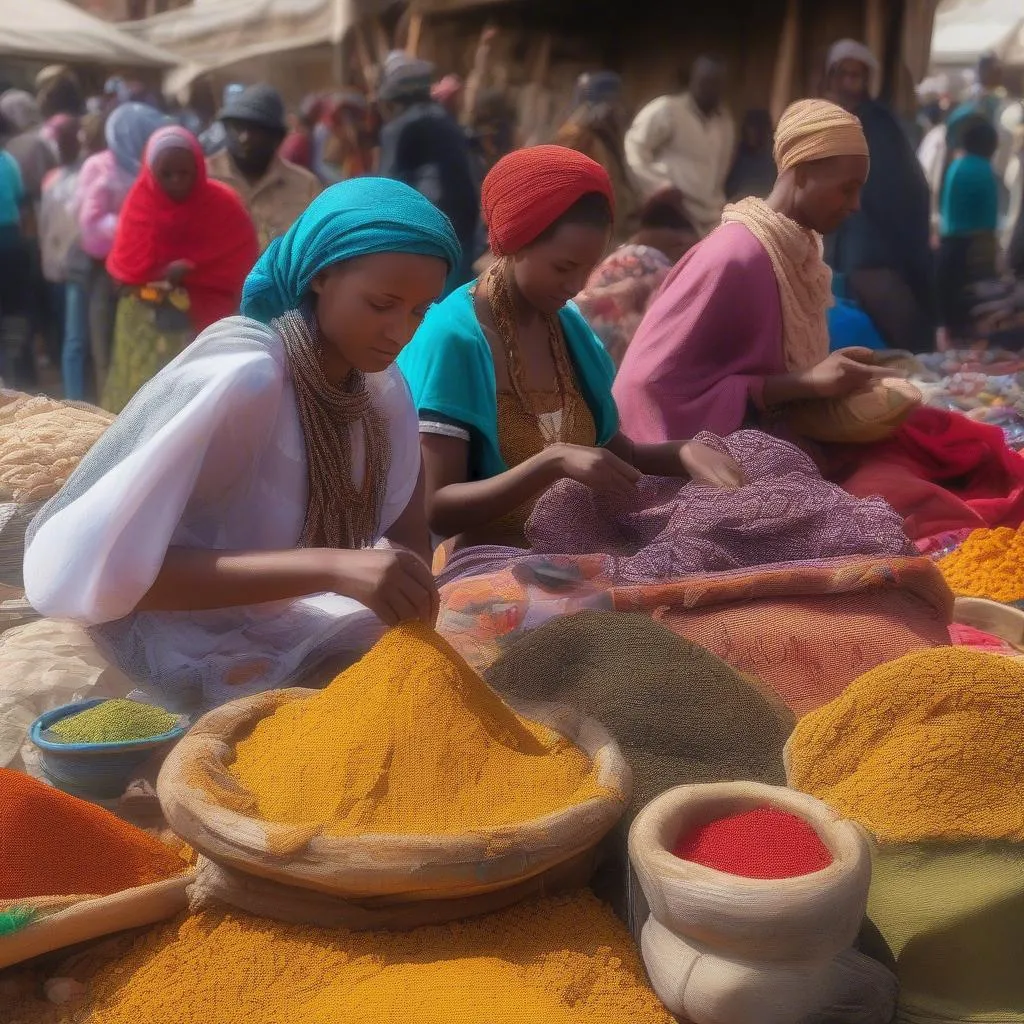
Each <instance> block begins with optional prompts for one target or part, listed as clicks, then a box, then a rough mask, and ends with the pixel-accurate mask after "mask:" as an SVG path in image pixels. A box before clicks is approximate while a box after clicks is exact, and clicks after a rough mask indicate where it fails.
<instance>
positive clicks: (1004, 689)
mask: <svg viewBox="0 0 1024 1024" xmlns="http://www.w3.org/2000/svg"><path fill="white" fill-rule="evenodd" d="M1022 716H1024V665H1022V663H1021V662H1019V661H1016V660H1013V659H1010V658H1003V657H999V656H997V655H993V654H982V653H979V652H977V651H972V650H968V649H966V648H960V647H937V648H934V649H932V650H927V651H919V652H917V653H914V654H909V655H907V656H906V657H904V658H900V659H899V661H894V662H890V663H889V664H887V665H882V666H880V667H878V668H876V669H873V670H872V671H871V672H868V673H867V674H865V675H863V676H861V677H860V678H859V679H858V680H856V681H855V682H854V683H852V684H851V685H850V686H849V687H848V688H847V689H846V691H845V692H844V693H843V694H842V696H840V697H838V698H837V699H836V700H834V701H833V702H832V703H831V704H828V705H826V706H825V707H823V708H821V709H820V710H818V711H814V712H812V713H811V714H809V715H807V716H806V717H805V718H803V719H802V720H801V721H800V722H798V723H797V727H796V730H795V731H794V733H793V735H792V736H791V738H790V740H789V744H788V746H787V748H786V749H787V760H788V764H787V769H788V774H789V783H790V785H791V786H793V787H794V788H795V789H800V790H803V791H804V792H805V793H810V794H811V795H812V796H816V797H818V799H820V800H823V801H825V803H827V804H829V805H830V806H832V807H833V808H835V809H836V810H837V811H838V812H839V813H840V814H841V815H844V816H845V817H849V818H852V819H854V820H855V821H858V822H860V823H861V824H862V825H864V826H865V827H866V828H867V829H868V830H869V831H870V832H872V833H873V834H874V835H875V836H876V837H877V838H878V839H879V840H880V841H882V842H887V843H910V842H919V841H922V840H933V839H934V840H968V839H1007V840H1012V841H1014V842H1024V810H1022V808H1024V743H1021V739H1020V722H1021V718H1022Z"/></svg>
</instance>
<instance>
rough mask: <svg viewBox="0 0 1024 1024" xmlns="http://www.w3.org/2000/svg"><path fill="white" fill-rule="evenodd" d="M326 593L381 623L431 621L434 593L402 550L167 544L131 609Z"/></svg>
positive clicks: (426, 575)
mask: <svg viewBox="0 0 1024 1024" xmlns="http://www.w3.org/2000/svg"><path fill="white" fill-rule="evenodd" d="M324 592H333V593H336V594H341V595H343V596H345V597H351V598H353V599H354V600H356V601H359V602H360V603H361V604H364V605H366V607H367V608H369V609H370V610H371V611H373V612H375V613H376V614H377V615H378V616H379V617H380V618H381V619H382V620H383V621H384V622H385V623H388V624H389V625H390V624H394V623H397V622H403V621H405V620H407V619H421V620H422V621H424V622H428V623H431V624H432V623H433V622H434V620H435V619H436V617H437V590H436V588H435V586H434V578H433V576H432V575H431V572H430V569H429V568H428V567H427V565H426V563H424V561H423V560H422V559H421V558H420V557H419V556H418V555H414V554H413V553H412V552H410V551H368V550H362V551H342V550H336V549H329V548H298V549H296V550H292V551H210V550H203V549H198V548H169V549H168V551H167V554H166V556H165V557H164V563H163V565H162V567H161V568H160V572H159V573H158V575H157V578H156V581H155V582H154V584H153V586H152V587H150V588H149V591H148V592H147V593H146V595H145V596H144V597H143V598H142V600H141V601H140V602H139V604H138V605H137V606H136V608H135V610H136V611H208V610H210V609H214V608H234V607H239V606H242V605H250V604H263V603H266V602H268V601H283V600H288V599H291V598H297V597H306V596H307V595H309V594H319V593H324Z"/></svg>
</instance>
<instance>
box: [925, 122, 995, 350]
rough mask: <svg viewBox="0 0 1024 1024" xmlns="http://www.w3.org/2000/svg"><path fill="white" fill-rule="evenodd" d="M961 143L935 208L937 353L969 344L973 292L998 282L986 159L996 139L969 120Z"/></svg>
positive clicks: (990, 173)
mask: <svg viewBox="0 0 1024 1024" xmlns="http://www.w3.org/2000/svg"><path fill="white" fill-rule="evenodd" d="M962 138H963V148H962V149H961V150H960V152H959V153H958V155H957V157H956V159H954V161H953V163H952V164H950V167H949V170H948V172H947V173H946V179H945V182H944V184H943V187H942V200H941V203H940V215H941V223H940V229H939V233H940V240H939V252H938V265H937V283H938V294H939V324H940V332H939V348H940V349H942V348H955V347H957V343H959V342H965V341H966V342H968V343H969V342H970V341H972V340H974V339H973V337H972V323H971V308H972V306H973V305H974V297H973V286H974V285H976V284H978V283H979V282H981V281H988V280H993V279H995V278H996V277H997V276H998V268H997V265H996V263H997V256H998V241H997V235H996V230H997V227H998V224H999V186H998V183H997V181H996V175H995V171H993V169H992V157H993V155H994V154H995V151H996V149H997V148H998V146H999V137H998V135H997V134H996V130H995V128H993V127H992V125H991V124H989V122H988V121H986V120H985V119H984V118H981V117H972V118H971V120H970V123H969V124H968V125H966V126H964V129H963V135H962Z"/></svg>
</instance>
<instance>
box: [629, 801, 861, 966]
mask: <svg viewBox="0 0 1024 1024" xmlns="http://www.w3.org/2000/svg"><path fill="white" fill-rule="evenodd" d="M765 806H768V807H773V808H777V809H778V810H780V811H787V812H788V813H790V814H793V815H796V816H797V817H799V818H802V819H803V820H804V821H805V822H807V823H808V824H809V825H810V826H811V827H812V828H813V829H814V830H815V832H817V834H818V836H819V837H820V838H821V840H822V842H823V843H824V844H825V846H827V847H828V849H829V852H830V853H831V854H832V857H833V861H832V863H831V864H830V865H829V866H828V867H827V868H824V869H823V870H821V871H816V872H814V873H813V874H810V875H800V876H797V877H796V878H782V879H772V880H770V881H765V880H762V879H756V878H741V877H739V876H737V875H731V874H726V873H724V872H721V871H716V870H714V869H713V868H709V867H705V866H704V865H702V864H695V863H692V862H690V861H685V860H682V859H681V858H679V857H676V856H675V855H674V854H673V853H672V847H673V846H674V845H675V843H676V841H677V840H678V838H679V836H680V835H681V834H683V833H684V832H685V831H687V830H688V829H691V828H696V827H699V826H700V825H704V824H707V823H708V822H710V821H714V820H716V819H718V818H723V817H727V816H728V815H732V814H742V813H743V812H745V811H750V810H754V809H755V808H758V807H765ZM629 858H630V862H631V864H632V866H633V870H634V871H635V872H636V875H637V878H638V880H639V882H640V885H641V887H642V888H643V892H644V896H645V897H646V900H647V904H648V906H649V907H650V911H651V915H652V916H653V917H654V918H655V919H656V920H657V921H659V922H660V923H661V924H662V925H664V926H665V928H667V929H668V930H669V931H671V932H673V933H674V934H676V935H678V936H681V937H683V938H685V939H687V940H693V941H694V942H695V943H697V944H698V945H702V946H707V947H709V948H711V949H713V950H714V951H715V952H716V953H717V954H719V955H723V956H729V957H736V958H739V959H743V958H749V959H751V960H756V961H764V962H786V963H799V962H803V961H807V960H820V959H823V958H824V959H827V958H830V957H833V956H836V955H837V954H839V953H841V952H842V951H843V950H844V949H849V948H850V946H852V945H853V943H854V941H855V940H856V938H857V934H858V932H859V931H860V927H861V924H862V923H863V920H864V913H865V907H866V905H867V898H868V887H869V885H870V882H871V852H870V845H869V842H868V839H867V836H866V835H865V833H864V832H863V830H862V829H861V828H860V827H859V826H858V825H856V824H854V823H853V822H851V821H846V820H844V819H842V818H840V817H839V815H838V814H836V812H835V811H833V810H832V809H831V808H830V807H827V806H826V805H825V804H823V803H822V802H821V801H820V800H816V799H815V798H814V797H812V796H808V795H807V794H805V793H798V792H796V791H795V790H791V789H786V788H784V787H781V786H766V785H763V784H762V783H759V782H723V783H712V784H710V785H696V786H679V787H677V788H676V789H671V790H669V791H668V792H667V793H663V794H662V795H661V796H660V797H658V798H657V799H655V800H652V801H651V802H650V803H649V804H648V805H647V806H646V807H645V808H644V809H643V810H642V811H641V812H640V813H639V814H638V815H637V817H636V819H635V820H634V822H633V826H632V828H631V829H630V833H629Z"/></svg>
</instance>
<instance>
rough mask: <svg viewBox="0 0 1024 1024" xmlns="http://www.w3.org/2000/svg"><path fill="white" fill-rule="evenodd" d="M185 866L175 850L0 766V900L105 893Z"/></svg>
mask: <svg viewBox="0 0 1024 1024" xmlns="http://www.w3.org/2000/svg"><path fill="white" fill-rule="evenodd" d="M184 869H185V863H184V861H183V860H182V859H181V858H180V857H179V856H178V855H177V854H176V853H175V852H174V851H173V850H170V849H168V848H167V847H166V846H164V845H163V844H162V843H161V842H159V841H158V840H156V839H154V838H153V837H152V836H150V835H149V834H147V833H146V832H143V831H142V830H141V829H138V828H135V826H133V825H129V824H128V823H127V822H124V821H122V820H121V819H120V818H118V817H116V816H115V815H113V814H111V813H110V812H109V811H105V810H103V809H102V808H100V807H96V806H95V805H93V804H90V803H87V802H86V801H85V800H79V799H77V798H76V797H73V796H68V795H67V794H66V793H62V792H61V791H60V790H57V789H53V788H51V787H50V786H47V785H45V784H44V783H42V782H37V781H36V780H35V779H32V778H30V777H29V776H27V775H22V774H20V773H19V772H12V771H8V770H7V769H5V768H0V900H18V899H27V898H30V897H34V896H72V895H75V896H85V895H89V896H108V895H110V894H112V893H115V892H121V891H123V890H124V889H130V888H133V887H134V886H138V885H146V884H148V883H150V882H158V881H161V880H163V879H165V878H172V877H173V876H175V875H178V874H180V873H181V872H182V871H183V870H184Z"/></svg>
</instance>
